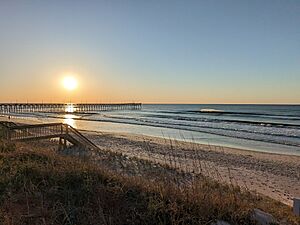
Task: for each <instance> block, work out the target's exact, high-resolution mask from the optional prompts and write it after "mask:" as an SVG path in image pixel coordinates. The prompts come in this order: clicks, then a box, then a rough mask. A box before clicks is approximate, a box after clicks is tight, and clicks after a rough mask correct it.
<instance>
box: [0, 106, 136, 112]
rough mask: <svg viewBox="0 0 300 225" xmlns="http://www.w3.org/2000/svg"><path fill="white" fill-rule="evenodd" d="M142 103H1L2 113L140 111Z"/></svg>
mask: <svg viewBox="0 0 300 225" xmlns="http://www.w3.org/2000/svg"><path fill="white" fill-rule="evenodd" d="M141 107H142V104H141V103H121V104H99V103H80V104H75V103H74V104H73V103H72V104H63V103H0V113H1V114H9V113H24V112H91V111H108V110H139V109H141Z"/></svg>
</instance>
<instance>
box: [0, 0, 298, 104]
mask: <svg viewBox="0 0 300 225" xmlns="http://www.w3.org/2000/svg"><path fill="white" fill-rule="evenodd" d="M67 74H72V76H74V77H75V78H76V79H77V80H78V87H77V89H75V90H73V91H68V90H66V89H64V88H63V86H62V84H61V83H62V79H63V78H64V76H66V75H67ZM299 86H300V1H299V0H280V1H278V0H263V1H262V0H248V1H247V0H244V1H242V0H236V1H234V0H224V1H214V0H202V1H198V0H197V1H192V0H187V1H176V0H172V1H171V0H170V1H167V0H147V1H146V0H145V1H144V0H141V1H138V0H126V1H124V0H120V1H114V0H109V1H108V0H105V1H104V0H103V1H100V0H99V1H94V0H87V1H77V0H65V1H64V0H59V1H55V0H52V1H38V0H35V1H31V0H26V1H25V0H13V1H12V0H1V1H0V102H68V101H72V102H142V103H212V104H215V103H245V104H247V103H270V104H300V88H299Z"/></svg>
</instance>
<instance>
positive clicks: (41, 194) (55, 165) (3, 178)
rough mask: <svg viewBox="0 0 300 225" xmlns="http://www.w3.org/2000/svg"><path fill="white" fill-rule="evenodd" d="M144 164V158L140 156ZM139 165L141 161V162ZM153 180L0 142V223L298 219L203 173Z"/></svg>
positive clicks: (285, 209) (292, 221) (278, 205)
mask: <svg viewBox="0 0 300 225" xmlns="http://www.w3.org/2000/svg"><path fill="white" fill-rule="evenodd" d="M145 163H146V162H145ZM145 163H144V164H145ZM156 176H161V179H157V180H156V181H155V182H152V181H151V180H150V179H148V178H147V177H145V176H126V175H124V174H122V173H118V172H114V171H113V170H108V169H107V167H105V166H102V165H101V164H97V165H96V164H95V163H92V162H91V161H89V160H81V159H80V158H75V157H70V156H63V155H60V154H58V153H56V152H54V151H49V150H48V149H44V148H41V147H36V146H32V145H28V144H18V143H16V144H12V143H8V142H5V141H1V142H0V224H4V225H12V224H30V225H31V224H211V222H213V221H216V220H217V219H222V220H225V221H228V222H230V223H231V224H253V221H251V213H252V210H253V208H255V207H258V208H261V209H263V210H266V211H269V212H271V213H273V215H274V216H275V217H277V218H278V219H279V220H282V219H283V218H285V219H286V221H287V222H289V224H299V220H298V219H297V218H296V217H293V216H292V214H291V210H290V208H289V207H287V206H284V205H282V204H281V203H277V202H275V201H273V200H271V199H265V198H262V197H260V196H257V195H253V194H252V193H250V192H247V191H243V190H241V189H240V188H239V187H235V186H232V185H225V184H220V183H218V182H216V181H213V180H211V179H208V178H206V177H204V176H200V175H199V176H197V177H195V178H194V179H193V180H192V182H191V183H190V184H189V185H180V186H179V185H178V184H177V183H176V182H174V181H172V180H170V179H166V178H165V176H164V174H162V173H161V174H156Z"/></svg>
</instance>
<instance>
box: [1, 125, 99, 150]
mask: <svg viewBox="0 0 300 225" xmlns="http://www.w3.org/2000/svg"><path fill="white" fill-rule="evenodd" d="M6 123H7V122H4V123H2V122H1V124H2V126H4V127H5V130H6V131H5V135H4V136H5V138H6V139H8V140H12V141H32V140H40V139H51V138H59V141H60V144H61V145H64V147H66V141H68V142H70V143H72V144H73V145H75V146H80V147H83V148H88V149H90V150H98V149H99V148H98V147H97V146H96V145H95V144H94V143H93V142H91V141H90V140H89V139H87V138H86V137H85V136H84V135H82V134H81V133H80V132H79V131H78V130H76V129H75V128H73V127H72V126H70V125H68V124H63V123H49V124H34V125H13V124H10V125H9V126H7V124H6ZM8 123H10V122H8Z"/></svg>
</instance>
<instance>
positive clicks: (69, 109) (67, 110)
mask: <svg viewBox="0 0 300 225" xmlns="http://www.w3.org/2000/svg"><path fill="white" fill-rule="evenodd" d="M65 111H66V112H68V113H73V112H75V106H74V105H73V104H68V105H67V106H66V109H65Z"/></svg>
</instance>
